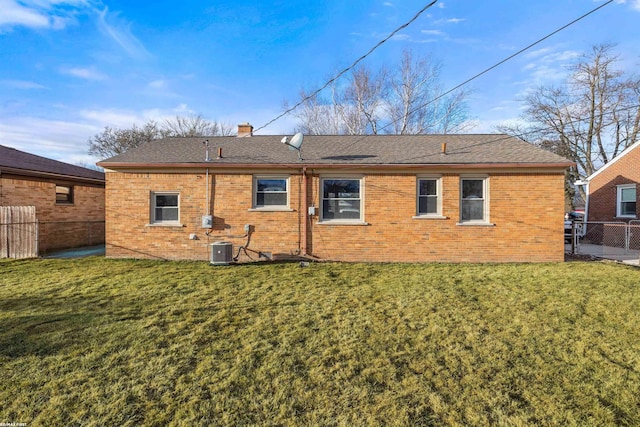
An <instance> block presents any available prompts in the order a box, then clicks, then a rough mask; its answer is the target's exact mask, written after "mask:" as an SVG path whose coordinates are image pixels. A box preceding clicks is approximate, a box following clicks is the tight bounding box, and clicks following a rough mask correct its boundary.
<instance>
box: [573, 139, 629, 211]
mask: <svg viewBox="0 0 640 427" xmlns="http://www.w3.org/2000/svg"><path fill="white" fill-rule="evenodd" d="M585 181H586V182H585V183H586V193H587V204H586V216H587V220H588V221H624V222H627V223H628V222H629V221H633V220H638V219H640V203H639V201H640V200H639V197H640V193H638V191H637V187H638V184H639V183H640V141H638V142H636V143H635V144H632V145H631V146H629V147H627V148H626V149H625V150H624V151H623V152H622V153H620V154H619V155H618V156H617V157H615V158H614V159H613V160H611V161H610V162H609V163H607V164H606V165H604V166H603V167H601V168H600V169H598V170H597V171H596V172H595V173H593V174H592V175H591V176H589V177H588V178H587V179H586V180H585Z"/></svg>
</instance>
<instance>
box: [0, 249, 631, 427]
mask: <svg viewBox="0 0 640 427" xmlns="http://www.w3.org/2000/svg"><path fill="white" fill-rule="evenodd" d="M10 422H14V423H27V424H28V425H29V426H37V425H45V426H58V425H82V426H92V425H93V426H102V425H109V426H116V425H117V426H134V425H135V426H137V425H158V426H164V425H344V426H353V425H408V426H417V425H505V426H519V425H562V426H564V425H576V426H588V425H592V426H602V425H616V426H618V425H640V269H634V268H633V267H627V266H621V265H617V264H612V263H596V262H593V263H578V262H575V263H565V264H542V265H540V264H508V265H456V264H453V265H452V264H422V265H414V264H334V263H327V264H311V266H310V267H307V268H301V267H300V266H299V265H298V264H254V265H240V266H232V267H212V266H209V265H208V264H207V263H204V262H200V263H198V262H157V261H130V260H106V259H104V258H97V257H96V258H87V259H82V260H26V261H15V260H14V261H9V260H1V261H0V423H10Z"/></svg>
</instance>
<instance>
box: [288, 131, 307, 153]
mask: <svg viewBox="0 0 640 427" xmlns="http://www.w3.org/2000/svg"><path fill="white" fill-rule="evenodd" d="M303 139H304V136H303V135H302V134H301V133H300V132H298V133H296V134H295V135H293V137H292V138H291V141H290V142H289V145H290V146H292V147H293V148H295V149H296V150H299V149H300V146H301V145H302V140H303Z"/></svg>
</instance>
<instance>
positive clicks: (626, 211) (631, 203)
mask: <svg viewBox="0 0 640 427" xmlns="http://www.w3.org/2000/svg"><path fill="white" fill-rule="evenodd" d="M617 201H618V202H617V210H616V216H619V217H625V216H626V217H634V218H635V217H636V185H635V184H626V185H618V197H617Z"/></svg>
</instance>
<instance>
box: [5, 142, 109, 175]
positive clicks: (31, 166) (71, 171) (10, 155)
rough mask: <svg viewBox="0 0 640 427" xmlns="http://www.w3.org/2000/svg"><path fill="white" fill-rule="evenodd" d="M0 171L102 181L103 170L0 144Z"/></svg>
mask: <svg viewBox="0 0 640 427" xmlns="http://www.w3.org/2000/svg"><path fill="white" fill-rule="evenodd" d="M0 172H2V173H11V174H15V175H28V176H38V177H48V178H58V179H67V180H76V181H78V180H80V181H87V182H98V183H104V172H99V171H96V170H91V169H87V168H83V167H80V166H75V165H70V164H68V163H64V162H59V161H57V160H52V159H47V158H46V157H40V156H36V155H35V154H29V153H25V152H24V151H20V150H16V149H15V148H10V147H5V146H4V145H0Z"/></svg>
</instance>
